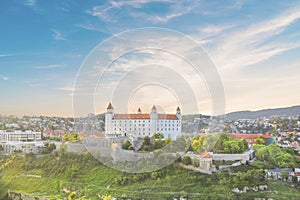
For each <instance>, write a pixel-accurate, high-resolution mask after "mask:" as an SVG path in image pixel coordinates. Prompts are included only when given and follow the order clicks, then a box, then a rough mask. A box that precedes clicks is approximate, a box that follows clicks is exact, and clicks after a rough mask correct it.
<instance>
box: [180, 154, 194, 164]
mask: <svg viewBox="0 0 300 200" xmlns="http://www.w3.org/2000/svg"><path fill="white" fill-rule="evenodd" d="M182 163H183V164H185V165H190V164H192V160H191V157H190V156H184V157H183V159H182Z"/></svg>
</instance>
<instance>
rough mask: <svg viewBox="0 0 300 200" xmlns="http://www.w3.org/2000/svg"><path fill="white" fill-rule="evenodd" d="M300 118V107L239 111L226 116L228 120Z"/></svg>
mask: <svg viewBox="0 0 300 200" xmlns="http://www.w3.org/2000/svg"><path fill="white" fill-rule="evenodd" d="M297 116H300V106H292V107H286V108H274V109H263V110H258V111H249V110H247V111H238V112H232V113H228V114H226V120H237V119H257V118H264V117H266V118H270V117H297Z"/></svg>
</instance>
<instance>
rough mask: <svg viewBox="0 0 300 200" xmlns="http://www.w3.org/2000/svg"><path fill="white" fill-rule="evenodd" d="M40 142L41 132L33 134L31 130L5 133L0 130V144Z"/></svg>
mask: <svg viewBox="0 0 300 200" xmlns="http://www.w3.org/2000/svg"><path fill="white" fill-rule="evenodd" d="M40 140H42V133H41V132H34V131H31V130H26V131H21V130H16V131H5V130H0V141H1V142H9V141H15V142H20V141H23V142H29V141H40Z"/></svg>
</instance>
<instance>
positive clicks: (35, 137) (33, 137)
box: [0, 130, 44, 154]
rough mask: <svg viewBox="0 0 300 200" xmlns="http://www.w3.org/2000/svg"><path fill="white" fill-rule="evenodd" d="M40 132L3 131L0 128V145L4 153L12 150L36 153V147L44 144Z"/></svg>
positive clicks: (9, 152)
mask: <svg viewBox="0 0 300 200" xmlns="http://www.w3.org/2000/svg"><path fill="white" fill-rule="evenodd" d="M41 140H42V133H41V132H34V131H31V130H26V131H20V130H16V131H5V130H0V145H1V146H2V147H3V152H4V153H5V154H11V153H13V152H14V151H20V152H22V153H28V152H34V153H36V152H37V150H38V147H42V146H44V144H43V142H42V141H41Z"/></svg>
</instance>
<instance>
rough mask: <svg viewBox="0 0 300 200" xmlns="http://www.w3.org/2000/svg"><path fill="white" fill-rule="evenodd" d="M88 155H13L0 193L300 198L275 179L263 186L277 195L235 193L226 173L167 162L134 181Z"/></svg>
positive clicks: (291, 189) (139, 197)
mask: <svg viewBox="0 0 300 200" xmlns="http://www.w3.org/2000/svg"><path fill="white" fill-rule="evenodd" d="M89 159H90V160H87V158H86V157H83V156H81V157H80V156H76V155H71V156H70V155H59V156H57V155H56V156H54V155H47V156H44V157H42V158H40V159H38V160H30V159H28V158H26V159H25V158H24V157H22V156H17V157H16V158H15V159H14V160H13V162H12V163H11V165H9V166H8V167H6V168H5V169H4V170H3V171H2V172H1V173H0V176H1V179H0V188H1V189H0V192H1V194H3V191H4V190H5V189H10V190H13V191H21V192H25V193H31V194H36V195H37V196H45V197H52V198H53V199H62V198H64V197H67V196H68V195H69V193H66V192H63V191H62V190H63V189H65V190H69V191H76V192H77V194H78V197H83V196H84V197H85V198H84V199H99V197H98V195H104V194H111V195H112V196H114V197H122V196H123V197H125V196H126V197H130V198H135V199H141V198H145V199H168V198H170V197H181V196H187V197H188V198H189V199H239V198H242V199H253V198H254V197H264V198H266V197H272V198H273V199H300V192H299V188H298V189H297V188H293V187H291V186H290V185H288V184H286V183H283V182H279V181H276V182H269V183H268V184H269V190H271V191H274V190H276V191H278V194H272V193H270V192H257V193H255V192H248V193H246V194H235V193H232V192H231V189H232V186H231V184H230V178H225V179H222V178H220V179H218V177H216V175H214V176H209V175H204V174H200V173H196V172H192V171H189V170H186V169H182V168H178V167H176V166H169V167H167V168H165V169H163V170H161V172H162V174H163V175H161V177H160V178H158V179H153V178H151V176H150V174H145V175H144V177H143V178H140V180H134V178H133V177H134V176H135V175H132V174H125V173H122V172H119V171H116V170H113V169H111V168H109V167H106V166H104V165H102V164H99V163H98V162H96V161H94V160H92V158H90V157H89ZM71 169H72V170H71ZM28 175H40V176H42V177H41V178H38V177H32V176H28ZM124 177H125V178H126V179H125V181H124V183H123V184H120V183H119V184H117V183H116V181H115V179H122V178H123V179H124ZM82 199H83V198H82ZM170 199H171V198H170Z"/></svg>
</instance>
